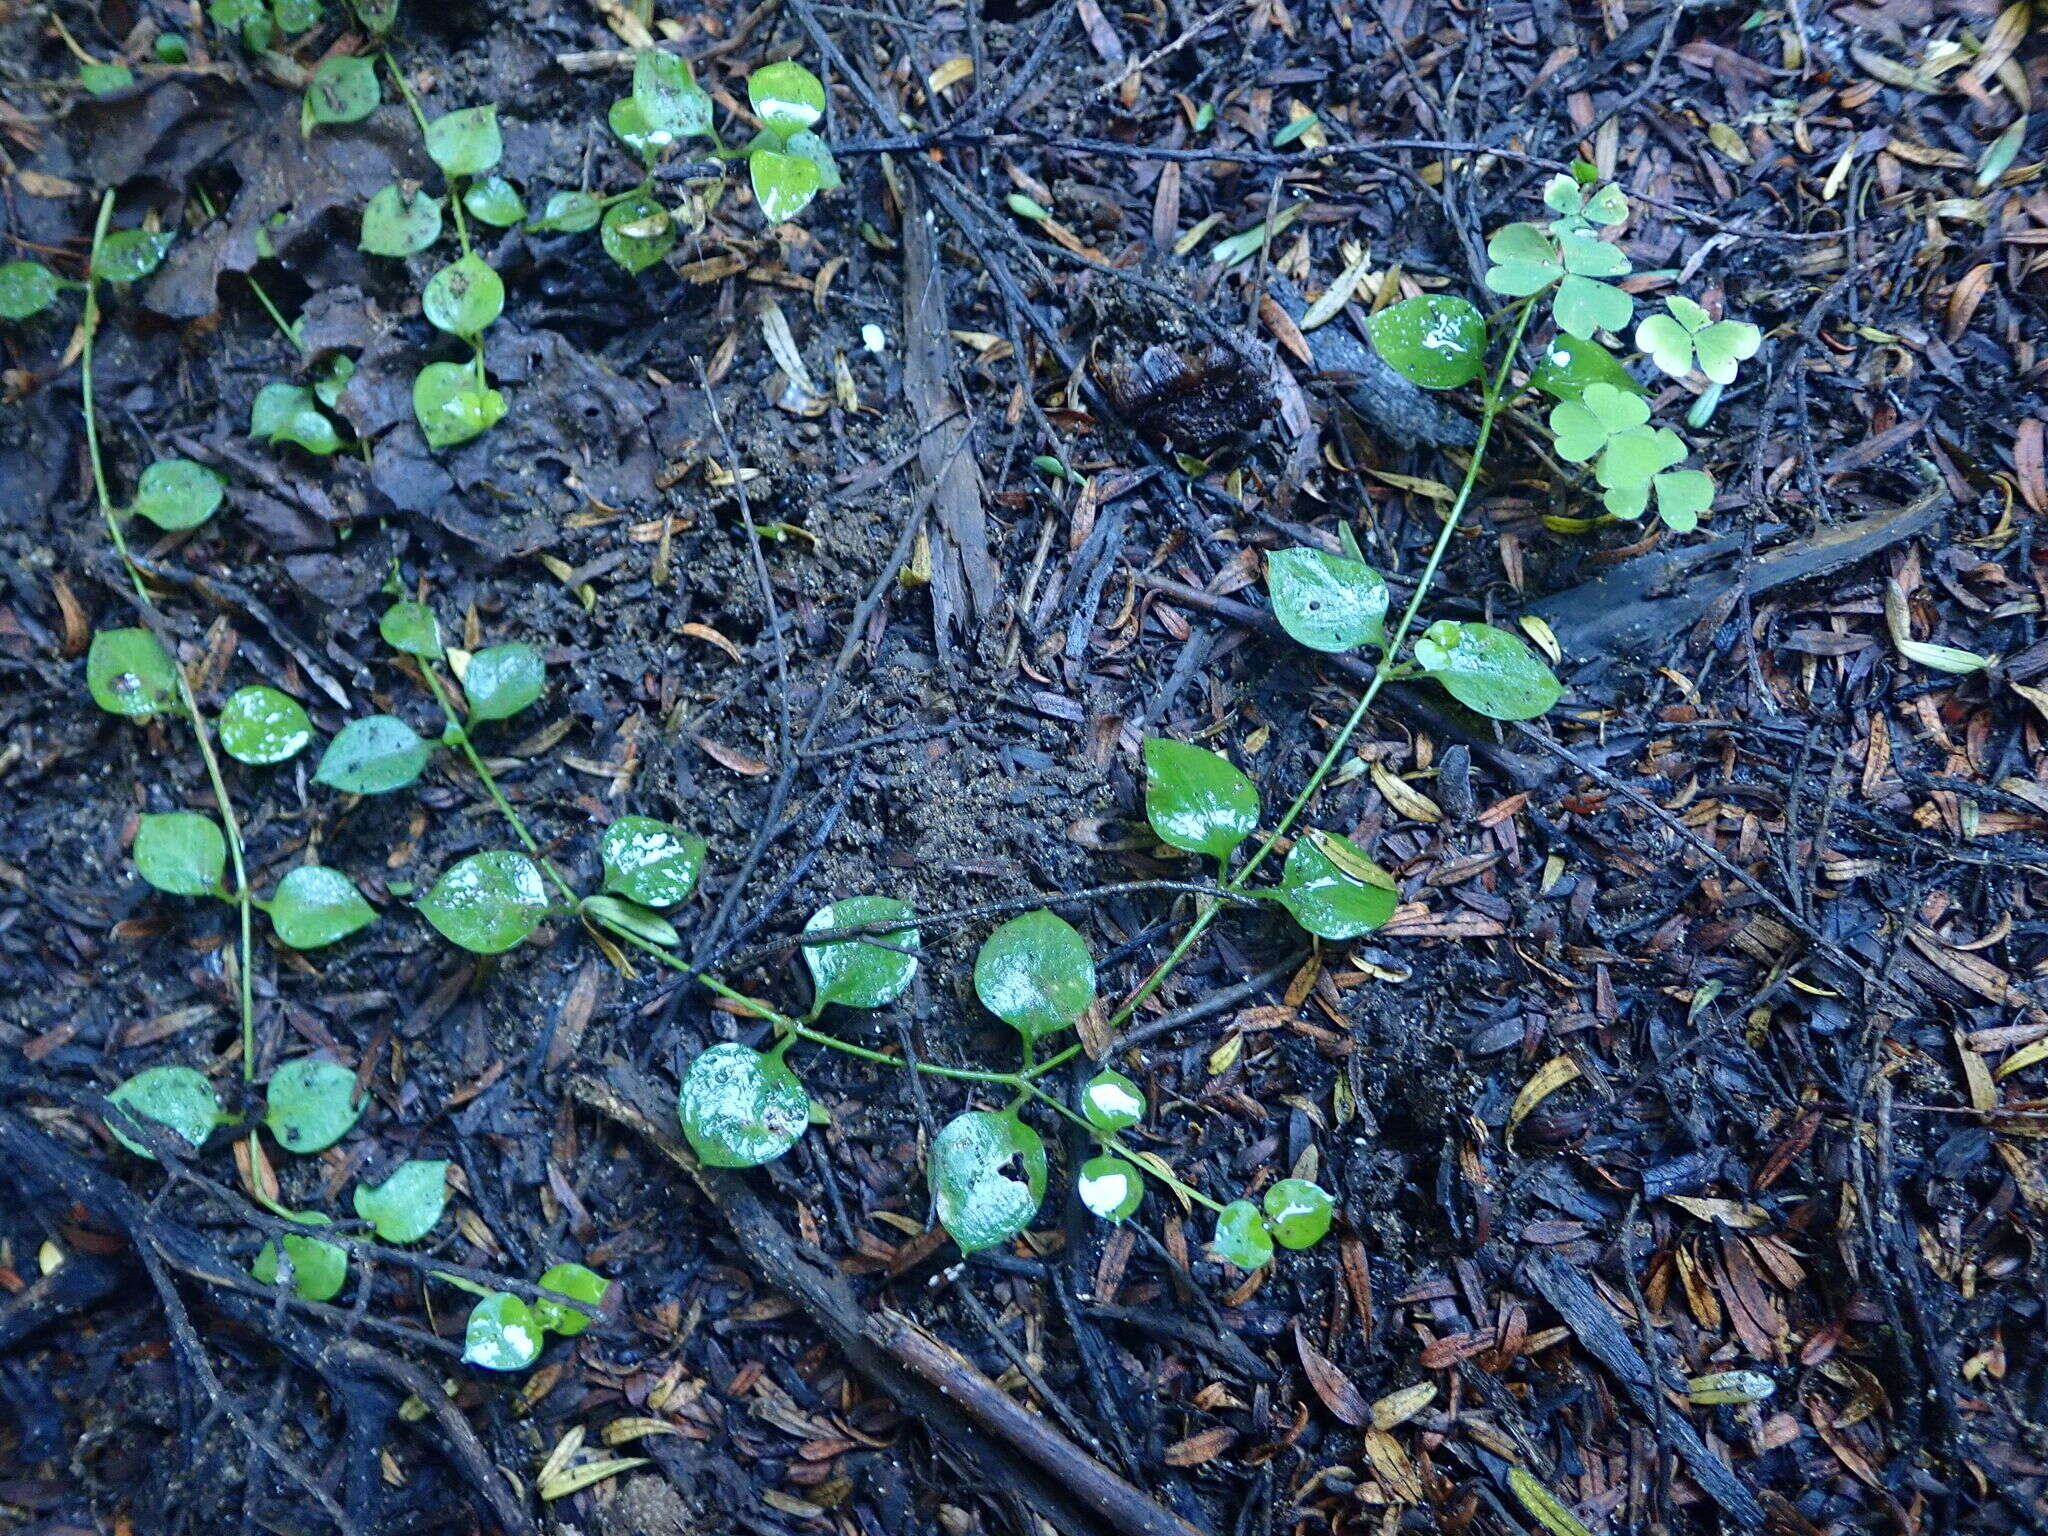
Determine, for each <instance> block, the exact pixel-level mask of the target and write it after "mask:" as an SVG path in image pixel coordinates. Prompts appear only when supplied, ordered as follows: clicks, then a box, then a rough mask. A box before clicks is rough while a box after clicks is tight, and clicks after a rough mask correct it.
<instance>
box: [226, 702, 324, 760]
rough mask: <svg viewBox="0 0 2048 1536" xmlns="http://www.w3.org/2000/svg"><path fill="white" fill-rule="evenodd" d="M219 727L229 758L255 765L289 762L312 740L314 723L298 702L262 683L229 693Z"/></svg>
mask: <svg viewBox="0 0 2048 1536" xmlns="http://www.w3.org/2000/svg"><path fill="white" fill-rule="evenodd" d="M216 728H217V729H218V730H219V732H220V744H221V747H222V749H223V750H224V751H226V753H227V755H228V756H229V757H232V758H233V759H234V760H235V761H236V762H238V763H248V764H251V765H252V766H256V767H267V766H269V765H270V764H272V763H282V762H285V761H288V760H289V759H291V758H294V757H296V756H298V754H299V753H301V752H303V751H305V749H306V748H307V746H308V745H310V744H311V742H312V740H313V722H312V721H311V720H310V719H308V718H307V716H306V711H305V709H304V708H303V707H302V706H301V705H300V703H299V701H298V700H297V699H295V698H293V697H291V695H289V694H285V693H279V692H278V691H277V690H276V689H275V688H266V687H265V686H264V685H263V684H261V683H252V684H250V685H249V686H248V687H247V688H237V689H236V690H235V691H234V692H233V693H232V694H230V695H228V701H227V703H226V704H224V705H222V706H221V712H220V720H219V723H218V725H217V727H216Z"/></svg>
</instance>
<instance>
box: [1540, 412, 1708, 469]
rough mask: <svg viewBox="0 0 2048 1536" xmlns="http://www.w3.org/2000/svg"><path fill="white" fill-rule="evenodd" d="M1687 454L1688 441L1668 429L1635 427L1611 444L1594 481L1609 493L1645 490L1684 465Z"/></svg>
mask: <svg viewBox="0 0 2048 1536" xmlns="http://www.w3.org/2000/svg"><path fill="white" fill-rule="evenodd" d="M1558 409H1560V410H1562V409H1563V407H1562V406H1560V407H1558ZM1685 452H1686V449H1685V439H1684V438H1682V437H1680V436H1679V435H1678V434H1677V433H1676V432H1674V431H1672V430H1671V429H1670V428H1669V427H1656V428H1650V427H1632V428H1630V429H1629V430H1628V431H1625V432H1619V433H1616V434H1615V436H1614V437H1613V439H1612V440H1611V441H1609V443H1608V444H1607V447H1606V448H1605V450H1604V451H1602V453H1601V455H1600V462H1599V463H1597V464H1595V465H1594V466H1593V478H1594V479H1596V480H1598V481H1599V482H1600V484H1601V485H1602V486H1604V487H1607V488H1609V489H1613V488H1615V487H1632V488H1637V489H1646V488H1647V487H1648V486H1649V483H1650V479H1651V477H1652V476H1654V475H1659V474H1662V473H1663V472H1664V471H1665V470H1667V469H1670V468H1671V467H1672V466H1673V465H1675V464H1679V463H1682V462H1684V459H1685Z"/></svg>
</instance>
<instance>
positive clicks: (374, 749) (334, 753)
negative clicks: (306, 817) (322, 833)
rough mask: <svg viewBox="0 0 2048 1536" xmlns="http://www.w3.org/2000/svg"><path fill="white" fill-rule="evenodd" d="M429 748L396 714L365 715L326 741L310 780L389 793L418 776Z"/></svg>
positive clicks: (345, 789) (352, 790) (350, 790)
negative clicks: (317, 765) (318, 764)
mask: <svg viewBox="0 0 2048 1536" xmlns="http://www.w3.org/2000/svg"><path fill="white" fill-rule="evenodd" d="M432 751H433V749H432V748H431V747H429V746H428V745H427V744H426V743H425V742H424V741H422V740H420V737H419V733H418V732H417V731H415V730H414V729H413V728H412V727H411V726H409V725H407V724H406V723H405V722H404V721H403V720H401V719H399V718H398V717H397V716H396V715H366V716H364V717H363V718H362V719H361V720H351V721H349V723H348V724H347V725H344V726H343V727H342V728H341V730H340V731H339V732H338V733H336V735H335V738H334V740H332V741H330V742H328V743H327V750H326V751H325V752H323V753H321V754H320V766H319V767H318V768H316V769H315V770H314V771H313V781H314V782H315V783H316V784H325V785H326V786H327V787H328V788H329V789H338V790H340V791H341V792H342V793H343V794H346V795H383V794H389V793H390V792H391V791H392V790H394V789H403V788H405V786H406V785H408V784H410V783H411V782H412V781H413V780H414V779H416V778H418V777H419V776H420V774H421V773H422V772H423V771H424V770H425V768H426V766H427V758H428V756H429V755H430V754H431V753H432Z"/></svg>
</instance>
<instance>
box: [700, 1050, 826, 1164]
mask: <svg viewBox="0 0 2048 1536" xmlns="http://www.w3.org/2000/svg"><path fill="white" fill-rule="evenodd" d="M676 1111H677V1114H678V1115H679V1116H680V1118H681V1120H682V1125H683V1135H684V1136H685V1137H686V1138H688V1140H689V1143H690V1146H691V1147H692V1148H693V1149H694V1150H695V1152H696V1154H697V1159H698V1161H699V1162H702V1163H705V1164H708V1165H709V1166H711V1167H713V1168H754V1167H758V1166H759V1165H760V1164H762V1163H766V1162H772V1161H774V1160H775V1159H776V1158H778V1157H780V1156H782V1154H783V1153H785V1152H787V1151H788V1150H789V1149H790V1148H791V1147H793V1146H795V1145H796V1143H797V1138H798V1137H800V1136H802V1135H803V1133H804V1128H805V1127H806V1126H808V1125H809V1124H810V1123H811V1096H810V1095H809V1094H808V1093H806V1092H804V1085H803V1084H802V1083H800V1082H798V1081H797V1077H796V1074H795V1073H794V1072H792V1071H790V1069H789V1064H788V1063H787V1062H785V1061H784V1060H783V1059H782V1057H781V1056H780V1054H778V1053H776V1052H772V1051H771V1052H762V1051H756V1050H750V1049H749V1048H747V1047H746V1046H744V1045H739V1044H737V1043H731V1042H728V1043H727V1044H724V1045H714V1046H712V1047H711V1049H710V1050H708V1051H705V1052H704V1053H703V1054H702V1055H700V1056H699V1057H698V1058H697V1059H696V1060H695V1061H693V1062H691V1063H690V1067H689V1070H688V1071H687V1072H685V1073H684V1074H683V1082H682V1087H681V1089H680V1090H679V1091H678V1092H677V1095H676Z"/></svg>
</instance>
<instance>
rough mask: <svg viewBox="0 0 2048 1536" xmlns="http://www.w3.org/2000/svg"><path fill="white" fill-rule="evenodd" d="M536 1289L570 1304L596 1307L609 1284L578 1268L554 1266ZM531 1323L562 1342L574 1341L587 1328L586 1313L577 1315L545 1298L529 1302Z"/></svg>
mask: <svg viewBox="0 0 2048 1536" xmlns="http://www.w3.org/2000/svg"><path fill="white" fill-rule="evenodd" d="M540 1286H541V1289H542V1290H544V1291H554V1292H556V1293H557V1294H558V1295H562V1296H566V1297H568V1298H569V1300H570V1301H580V1302H583V1303H584V1304H586V1305H588V1306H591V1307H596V1306H600V1305H602V1304H603V1302H604V1298H605V1293H606V1292H608V1291H609V1290H611V1288H612V1283H611V1281H609V1280H607V1279H605V1277H604V1276H603V1275H600V1274H598V1273H597V1272H596V1271H595V1270H591V1269H585V1268H584V1267H583V1266H582V1265H581V1264H557V1265H555V1267H554V1268H552V1269H550V1270H549V1271H548V1272H547V1273H546V1274H544V1275H542V1276H541V1277H540ZM533 1320H534V1321H535V1322H537V1323H539V1324H540V1325H541V1327H543V1328H545V1329H547V1331H548V1332H549V1333H558V1334H560V1335H561V1336H562V1337H563V1338H565V1339H573V1338H575V1337H576V1335H577V1334H579V1333H581V1332H582V1331H583V1330H584V1329H586V1328H588V1327H589V1326H590V1314H589V1313H588V1312H583V1311H579V1310H578V1309H577V1308H575V1307H572V1306H569V1305H568V1304H567V1303H565V1302H560V1301H550V1300H549V1299H548V1298H547V1297H545V1296H542V1297H539V1298H537V1299H536V1300H535V1301H534V1302H533Z"/></svg>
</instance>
